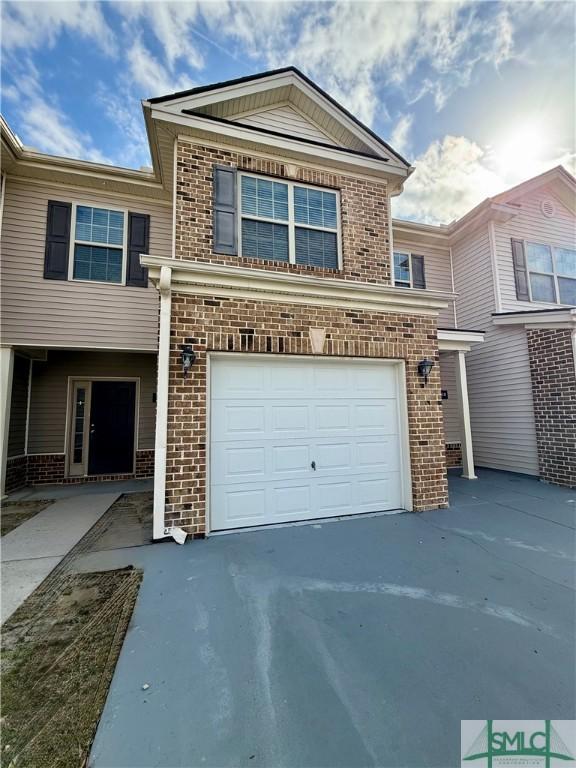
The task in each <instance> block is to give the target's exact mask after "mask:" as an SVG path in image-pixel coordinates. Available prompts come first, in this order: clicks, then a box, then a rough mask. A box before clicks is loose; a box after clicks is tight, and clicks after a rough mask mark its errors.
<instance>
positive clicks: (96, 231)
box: [75, 205, 124, 245]
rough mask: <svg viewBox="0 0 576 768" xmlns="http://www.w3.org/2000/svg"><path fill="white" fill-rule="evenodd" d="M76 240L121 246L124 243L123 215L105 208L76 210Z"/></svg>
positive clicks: (81, 206)
mask: <svg viewBox="0 0 576 768" xmlns="http://www.w3.org/2000/svg"><path fill="white" fill-rule="evenodd" d="M75 239H76V240H84V241H87V242H90V243H104V244H105V245H122V244H123V242H124V214H123V213H122V212H121V211H109V210H108V209H106V208H90V207H89V206H87V205H79V206H77V208H76V238H75Z"/></svg>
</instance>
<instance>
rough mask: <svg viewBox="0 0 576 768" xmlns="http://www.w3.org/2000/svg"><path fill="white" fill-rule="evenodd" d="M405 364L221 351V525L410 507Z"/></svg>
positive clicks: (216, 513) (214, 464)
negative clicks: (402, 390) (405, 480)
mask: <svg viewBox="0 0 576 768" xmlns="http://www.w3.org/2000/svg"><path fill="white" fill-rule="evenodd" d="M397 370H398V368H397V366H395V365H388V364H386V363H383V362H379V363H372V362H350V361H327V360H319V359H310V360H305V359H304V360H303V359H286V358H274V357H271V356H267V355H258V356H252V355H251V356H249V357H247V356H246V357H245V356H241V357H239V356H234V355H231V356H225V357H216V358H214V359H212V361H211V377H210V378H211V382H210V392H211V410H210V432H211V446H210V467H209V472H210V528H211V530H224V529H228V528H241V527H244V526H250V525H265V524H269V523H281V522H287V521H292V520H309V519H314V518H321V517H331V516H335V515H350V514H355V513H361V512H375V511H381V510H391V509H398V508H400V507H401V506H402V472H401V467H402V457H401V449H400V444H401V440H400V418H399V407H398V391H397V389H398V383H397Z"/></svg>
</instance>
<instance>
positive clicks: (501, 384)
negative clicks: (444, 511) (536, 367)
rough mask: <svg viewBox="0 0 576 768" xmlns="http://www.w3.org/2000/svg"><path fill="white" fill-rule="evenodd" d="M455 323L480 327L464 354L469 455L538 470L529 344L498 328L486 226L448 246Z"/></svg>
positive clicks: (521, 335)
mask: <svg viewBox="0 0 576 768" xmlns="http://www.w3.org/2000/svg"><path fill="white" fill-rule="evenodd" d="M452 259H453V265H454V283H455V289H456V292H457V294H458V298H457V299H456V302H457V311H458V325H459V327H461V328H469V329H471V330H479V331H481V330H485V331H486V334H485V337H484V343H482V344H478V345H475V346H473V347H472V349H471V350H470V352H468V353H467V355H466V370H467V374H468V394H469V399H470V421H471V425H472V440H473V448H474V460H475V462H476V464H477V465H478V466H483V467H492V468H494V469H504V470H509V471H513V472H524V473H527V474H537V473H538V454H537V448H536V432H535V427H534V409H533V405H532V386H531V381H530V368H529V363H528V347H527V342H526V334H525V332H524V330H523V329H516V328H497V327H496V326H494V325H493V323H492V313H493V312H495V311H496V310H495V297H494V282H493V270H492V257H491V252H490V241H489V236H488V227H487V226H485V227H483V228H481V229H478V230H476V232H473V233H471V234H470V235H468V236H467V237H465V238H464V239H463V240H461V241H460V242H458V243H457V244H456V245H455V246H454V248H453V249H452Z"/></svg>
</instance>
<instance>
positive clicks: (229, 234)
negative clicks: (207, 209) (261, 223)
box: [213, 165, 238, 256]
mask: <svg viewBox="0 0 576 768" xmlns="http://www.w3.org/2000/svg"><path fill="white" fill-rule="evenodd" d="M213 205H214V251H215V253H224V254H228V255H230V256H236V255H237V253H238V236H237V227H236V168H231V167H230V166H228V165H215V166H214V193H213Z"/></svg>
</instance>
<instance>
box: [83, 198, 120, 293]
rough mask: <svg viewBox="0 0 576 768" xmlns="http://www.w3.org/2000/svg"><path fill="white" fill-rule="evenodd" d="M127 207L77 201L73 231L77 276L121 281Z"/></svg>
mask: <svg viewBox="0 0 576 768" xmlns="http://www.w3.org/2000/svg"><path fill="white" fill-rule="evenodd" d="M125 219H126V216H125V213H124V211H119V210H111V209H108V208H94V207H91V206H88V205H75V206H74V212H73V222H72V231H73V233H74V238H73V243H72V247H73V258H72V264H73V266H72V277H73V278H74V280H94V281H97V282H104V283H122V282H123V273H124V252H125V250H126V220H125Z"/></svg>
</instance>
